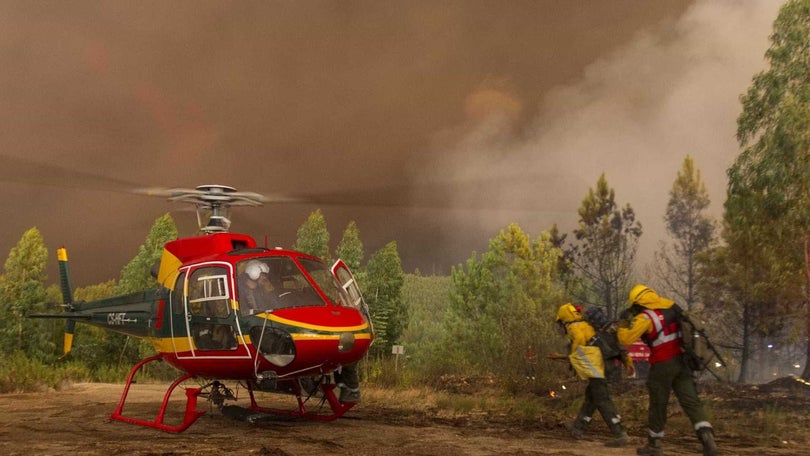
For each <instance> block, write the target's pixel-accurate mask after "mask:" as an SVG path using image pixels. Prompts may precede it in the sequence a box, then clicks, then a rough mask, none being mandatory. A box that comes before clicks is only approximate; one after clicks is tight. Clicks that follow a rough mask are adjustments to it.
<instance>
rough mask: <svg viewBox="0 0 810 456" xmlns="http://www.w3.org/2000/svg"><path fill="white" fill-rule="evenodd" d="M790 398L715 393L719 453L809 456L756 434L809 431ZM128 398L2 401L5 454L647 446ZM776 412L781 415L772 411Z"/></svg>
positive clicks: (569, 450) (556, 430)
mask: <svg viewBox="0 0 810 456" xmlns="http://www.w3.org/2000/svg"><path fill="white" fill-rule="evenodd" d="M165 389H166V385H159V384H137V385H134V386H133V387H132V390H131V391H130V395H129V399H128V401H127V406H126V407H125V410H124V411H125V414H127V415H130V416H136V417H139V418H147V419H153V418H154V416H155V415H156V413H157V410H158V407H159V404H160V400H161V399H162V397H163V394H164V393H165ZM808 389H810V387H808ZM791 390H792V388H772V391H768V390H767V389H766V388H753V389H748V388H747V389H745V390H720V391H713V392H710V397H711V398H712V399H711V400H713V401H717V403H715V404H712V408H713V410H714V420H715V421H716V420H722V425H721V426H718V424H719V423H715V427H716V428H717V429H718V444H719V446H720V448H721V451H720V454H723V455H783V456H784V455H797V454H810V447H808V446H807V443H808V440H810V439H808V435H810V431H803V435H794V434H795V431H792V430H790V431H787V430H786V433H787V434H789V435H793V437H795V438H793V439H789V438H784V437H780V436H776V438H775V439H769V438H767V436H763V435H751V434H757V433H759V434H762V433H764V432H768V427H769V426H768V425H767V423H768V419H769V416H770V419H771V420H772V421H776V422H775V423H772V424H773V425H774V426H782V425H784V426H788V427H790V429H802V430H803V429H804V428H805V425H806V424H807V423H806V422H798V423H797V420H799V421H801V420H806V419H807V418H806V415H807V412H808V411H810V409H808V399H807V394H806V392H805V391H803V390H804V388H802V391H801V392H798V393H797V392H795V391H791ZM121 392H122V385H120V384H90V383H82V384H75V385H70V386H68V387H66V388H64V389H62V390H60V391H50V392H42V393H22V394H5V395H0V454H3V455H7V456H12V455H68V454H70V455H74V454H83V455H104V456H107V455H149V456H158V455H160V456H179V455H279V456H303V455H314V454H320V455H327V454H328V455H331V454H344V453H345V454H351V455H389V454H392V455H393V454H396V455H440V456H455V455H459V456H461V455H465V456H469V455H472V456H477V455H496V454H497V455H550V454H554V455H568V456H580V455H581V456H585V455H597V454H598V455H600V456H609V455H616V456H618V455H628V454H635V451H634V448H635V447H636V446H638V445H640V444H642V442H643V438H642V437H641V436H642V435H643V430H642V429H641V428H639V427H638V426H635V427H632V426H631V429H630V431H631V443H630V445H629V446H628V447H625V448H616V449H613V448H605V447H604V446H603V442H604V441H605V439H606V437H607V436H606V435H605V434H604V433H599V432H595V434H601V435H593V436H591V437H589V438H588V439H586V440H583V441H574V440H571V439H570V438H568V437H567V434H566V432H565V430H564V428H563V426H562V423H561V422H559V421H556V420H547V421H543V422H542V423H538V422H521V421H520V420H516V419H510V418H509V417H508V416H507V417H501V418H499V419H489V418H487V417H483V418H482V417H478V418H476V417H469V418H463V417H462V418H456V419H447V418H439V417H434V416H431V414H430V413H412V412H403V411H401V410H398V409H396V408H395V407H390V406H387V405H386V404H384V403H380V402H379V401H376V400H371V401H369V402H368V403H366V402H365V401H364V402H362V403H360V404H358V405H357V406H356V407H355V408H354V409H352V410H350V411H349V412H348V413H347V414H346V415H345V416H344V417H342V418H341V419H339V420H337V421H334V422H328V423H325V422H313V421H308V420H307V421H301V420H289V419H277V420H272V421H265V422H262V423H258V424H250V423H247V422H242V421H236V420H233V419H230V418H227V417H225V416H223V415H221V414H220V412H219V411H218V410H216V409H214V410H211V411H209V412H208V413H207V414H206V415H204V416H203V417H201V418H200V419H199V420H198V421H197V422H196V423H195V424H194V425H192V426H191V427H190V428H189V429H188V430H187V431H185V432H184V433H181V434H171V433H166V432H161V431H157V430H154V429H148V428H144V427H140V426H135V425H132V424H127V423H122V422H118V421H111V420H109V418H108V417H109V414H110V413H111V412H112V411H113V410H114V409H115V407H116V405H117V404H118V400H119V398H120V395H121ZM242 393H244V391H243V392H242ZM628 394H636V392H632V391H631V392H629V393H628ZM240 395H242V396H244V397H240V399H239V401H238V404H239V405H246V404H247V399H246V398H247V394H240ZM275 396H278V395H274V397H275ZM280 398H282V399H284V400H286V401H292V400H293V398H291V397H286V396H280ZM797 398H798V400H797ZM780 400H781V402H779V401H780ZM172 402H173V404H172V406H171V407H170V410H171V411H172V413H173V414H174V416H177V412H175V411H174V410H175V409H177V410H181V409H182V406H183V395H182V392H180V393H179V394H178V393H175V394H174V395H173V401H172ZM774 403H776V404H777V405H776V406H775V408H771V406H769V405H768V404H774ZM779 404H782V405H779ZM200 407H201V408H208V403H207V402H205V401H204V400H202V399H201V403H200ZM763 413H764V415H763V416H762V420H758V419H757V418H756V417H757V414H760V415H762V414H763ZM733 416H740V417H741V420H742V421H741V423H745V424H744V425H743V424H741V425H740V426H739V427H738V426H735V424H734V423H733V422H732V421H730V417H733ZM752 417H753V418H752ZM783 420H784V423H782V421H783ZM168 421H169V422H170V423H171V422H172V420H168ZM175 421H177V420H175ZM757 423H760V424H757ZM762 423H764V425H763V424H762ZM172 424H174V423H172ZM677 426H678V427H683V426H680V425H677ZM669 427H670V426H668V428H669ZM682 431H683V430H682ZM667 432H668V434H667V440H666V447H665V448H666V451H665V454H667V455H687V454H699V448H698V445H697V443H696V440H695V439H694V436H693V435H692V434H691V433H689V432H686V431H684V432H680V431H678V432H670V431H669V429H668V431H667ZM771 432H773V430H772V431H771ZM777 433H779V432H777Z"/></svg>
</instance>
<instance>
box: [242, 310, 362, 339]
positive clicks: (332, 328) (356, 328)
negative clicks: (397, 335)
mask: <svg viewBox="0 0 810 456" xmlns="http://www.w3.org/2000/svg"><path fill="white" fill-rule="evenodd" d="M257 316H260V317H261V316H264V318H267V319H268V320H272V321H275V322H278V323H281V324H283V325H288V326H294V327H296V328H303V329H311V330H313V331H326V332H355V331H362V330H364V329H368V323H363V324H362V325H356V326H321V325H312V324H309V323H302V322H300V321H295V320H288V319H286V318H282V317H279V316H278V315H273V314H268V313H263V314H259V315H257ZM293 337H295V336H294V335H293Z"/></svg>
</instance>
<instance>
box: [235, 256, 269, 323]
mask: <svg viewBox="0 0 810 456" xmlns="http://www.w3.org/2000/svg"><path fill="white" fill-rule="evenodd" d="M269 272H270V268H269V267H268V266H267V264H265V263H262V262H261V261H258V260H250V261H248V263H247V266H246V267H245V270H244V272H242V273H241V274H240V275H239V305H240V307H241V311H242V313H243V314H250V315H252V314H255V313H259V312H263V311H265V310H267V309H270V308H271V307H272V303H271V301H270V300H271V298H272V297H273V293H272V288H273V287H272V285H270V280H269V278H268V277H267V274H268V273H269Z"/></svg>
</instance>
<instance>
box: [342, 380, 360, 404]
mask: <svg viewBox="0 0 810 456" xmlns="http://www.w3.org/2000/svg"><path fill="white" fill-rule="evenodd" d="M338 386H339V387H340V398H339V399H338V400H339V401H340V402H360V388H349V387H348V386H346V385H345V384H343V383H339V384H338Z"/></svg>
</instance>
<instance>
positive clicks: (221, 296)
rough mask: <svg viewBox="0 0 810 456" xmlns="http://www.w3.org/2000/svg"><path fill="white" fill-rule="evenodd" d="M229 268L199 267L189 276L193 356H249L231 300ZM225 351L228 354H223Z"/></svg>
mask: <svg viewBox="0 0 810 456" xmlns="http://www.w3.org/2000/svg"><path fill="white" fill-rule="evenodd" d="M229 271H230V270H229V269H228V268H227V267H224V266H219V265H205V266H202V267H197V268H195V269H193V270H191V271H190V273H189V274H188V275H187V277H188V283H187V287H186V290H187V294H186V302H185V303H186V306H185V311H186V325H187V331H188V333H187V334H188V335H189V339H191V340H190V341H189V343H190V345H191V351H192V353H193V356H201V355H203V356H204V355H212V354H214V353H213V352H217V353H216V355H217V356H223V355H224V356H231V355H234V356H236V355H245V354H246V353H247V348H246V347H245V346H244V345H243V344H240V343H239V341H240V340H244V339H243V338H241V337H239V336H240V332H239V326H238V323H237V319H236V314H235V313H234V311H233V307H232V305H231V303H232V302H233V299H232V298H233V293H232V291H231V290H232V288H231V283H230V279H229V278H230V274H229ZM223 352H225V353H223Z"/></svg>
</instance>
